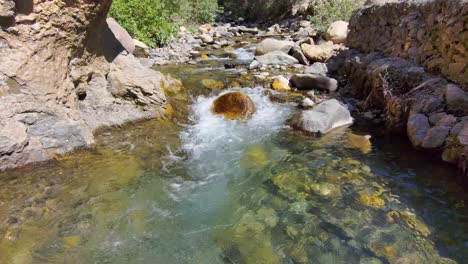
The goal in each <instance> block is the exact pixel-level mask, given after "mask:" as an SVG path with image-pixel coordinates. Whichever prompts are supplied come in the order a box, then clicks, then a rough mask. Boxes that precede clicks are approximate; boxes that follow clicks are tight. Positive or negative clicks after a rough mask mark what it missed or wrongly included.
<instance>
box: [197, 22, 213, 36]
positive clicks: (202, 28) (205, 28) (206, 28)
mask: <svg viewBox="0 0 468 264" xmlns="http://www.w3.org/2000/svg"><path fill="white" fill-rule="evenodd" d="M211 29H212V26H211V25H210V24H203V25H201V26H199V27H198V30H199V31H200V32H201V33H202V34H206V33H208V32H210V30H211Z"/></svg>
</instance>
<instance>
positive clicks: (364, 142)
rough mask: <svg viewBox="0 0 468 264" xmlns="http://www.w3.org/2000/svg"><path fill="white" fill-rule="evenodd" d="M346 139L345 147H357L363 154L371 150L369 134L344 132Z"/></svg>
mask: <svg viewBox="0 0 468 264" xmlns="http://www.w3.org/2000/svg"><path fill="white" fill-rule="evenodd" d="M346 139H347V142H346V145H345V147H347V148H355V149H359V150H361V152H362V153H363V154H368V153H370V152H371V151H372V143H371V141H370V139H371V136H369V135H365V136H362V135H357V134H354V133H351V132H348V133H346Z"/></svg>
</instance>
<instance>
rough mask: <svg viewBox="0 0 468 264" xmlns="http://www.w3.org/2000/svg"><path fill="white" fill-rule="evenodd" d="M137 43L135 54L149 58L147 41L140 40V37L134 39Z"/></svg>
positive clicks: (138, 56)
mask: <svg viewBox="0 0 468 264" xmlns="http://www.w3.org/2000/svg"><path fill="white" fill-rule="evenodd" d="M133 43H134V44H135V50H134V51H133V55H134V56H135V57H137V58H148V57H149V47H148V46H146V44H145V43H143V42H141V41H139V40H138V39H133Z"/></svg>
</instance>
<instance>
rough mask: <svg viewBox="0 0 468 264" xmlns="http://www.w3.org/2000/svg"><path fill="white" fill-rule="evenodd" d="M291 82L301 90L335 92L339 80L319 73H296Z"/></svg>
mask: <svg viewBox="0 0 468 264" xmlns="http://www.w3.org/2000/svg"><path fill="white" fill-rule="evenodd" d="M290 81H291V84H292V85H293V86H294V87H296V88H297V89H299V90H312V89H317V90H324V91H329V92H334V91H336V90H337V89H338V81H337V80H335V79H332V78H328V77H326V76H322V75H318V74H295V75H293V76H292V77H291V80H290Z"/></svg>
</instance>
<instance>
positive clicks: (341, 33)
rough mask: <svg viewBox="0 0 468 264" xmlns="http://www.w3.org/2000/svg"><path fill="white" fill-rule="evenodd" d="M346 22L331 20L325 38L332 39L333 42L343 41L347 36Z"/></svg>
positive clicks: (339, 42)
mask: <svg viewBox="0 0 468 264" xmlns="http://www.w3.org/2000/svg"><path fill="white" fill-rule="evenodd" d="M348 25H349V23H348V22H345V21H336V22H333V23H332V24H331V25H330V27H329V28H328V30H327V40H331V41H333V43H335V44H341V43H345V41H346V37H347V36H348Z"/></svg>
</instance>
